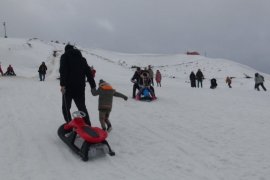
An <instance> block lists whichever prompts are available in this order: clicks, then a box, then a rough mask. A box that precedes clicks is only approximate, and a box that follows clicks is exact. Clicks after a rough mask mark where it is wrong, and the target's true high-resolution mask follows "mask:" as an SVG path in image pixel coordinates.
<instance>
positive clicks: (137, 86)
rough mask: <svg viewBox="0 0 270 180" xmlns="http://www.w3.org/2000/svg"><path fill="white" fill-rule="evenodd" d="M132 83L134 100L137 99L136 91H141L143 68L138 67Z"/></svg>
mask: <svg viewBox="0 0 270 180" xmlns="http://www.w3.org/2000/svg"><path fill="white" fill-rule="evenodd" d="M131 82H133V91H132V98H134V99H135V97H136V90H138V91H139V90H140V85H141V84H142V79H141V68H140V67H137V69H136V71H135V73H134V75H133V76H132V78H131Z"/></svg>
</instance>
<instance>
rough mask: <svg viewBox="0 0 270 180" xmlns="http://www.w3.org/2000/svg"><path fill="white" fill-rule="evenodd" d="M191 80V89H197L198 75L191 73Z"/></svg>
mask: <svg viewBox="0 0 270 180" xmlns="http://www.w3.org/2000/svg"><path fill="white" fill-rule="evenodd" d="M189 80H190V85H191V87H192V88H193V87H196V75H195V73H194V72H193V71H191V73H190V75H189Z"/></svg>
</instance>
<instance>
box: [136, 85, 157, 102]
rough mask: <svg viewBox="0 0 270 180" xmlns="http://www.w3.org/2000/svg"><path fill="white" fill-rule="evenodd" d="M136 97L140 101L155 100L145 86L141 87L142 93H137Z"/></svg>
mask: <svg viewBox="0 0 270 180" xmlns="http://www.w3.org/2000/svg"><path fill="white" fill-rule="evenodd" d="M136 99H137V100H140V101H148V102H150V101H153V100H155V99H156V98H155V99H154V98H153V97H152V95H151V92H150V90H149V89H148V88H146V87H145V88H143V90H142V93H141V94H140V95H139V94H138V95H137V97H136Z"/></svg>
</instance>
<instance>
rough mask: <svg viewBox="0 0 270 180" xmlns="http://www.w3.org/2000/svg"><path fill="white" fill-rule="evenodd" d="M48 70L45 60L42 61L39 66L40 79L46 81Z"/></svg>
mask: <svg viewBox="0 0 270 180" xmlns="http://www.w3.org/2000/svg"><path fill="white" fill-rule="evenodd" d="M46 71H47V66H46V64H45V62H42V63H41V65H40V66H39V68H38V73H39V79H40V81H45V75H46Z"/></svg>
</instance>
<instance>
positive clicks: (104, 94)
mask: <svg viewBox="0 0 270 180" xmlns="http://www.w3.org/2000/svg"><path fill="white" fill-rule="evenodd" d="M91 92H92V94H93V96H97V95H99V98H98V110H99V121H100V124H101V128H102V129H103V130H104V131H108V132H110V131H111V130H112V124H111V122H110V120H109V116H110V112H111V110H112V104H113V96H115V97H121V98H123V99H124V100H125V101H126V100H127V99H128V97H127V96H125V95H124V94H121V93H119V92H117V91H116V90H115V89H113V88H112V86H111V85H110V84H109V83H107V82H105V81H104V80H102V79H101V80H100V81H99V87H98V89H97V90H96V89H95V88H93V89H92V90H91Z"/></svg>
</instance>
